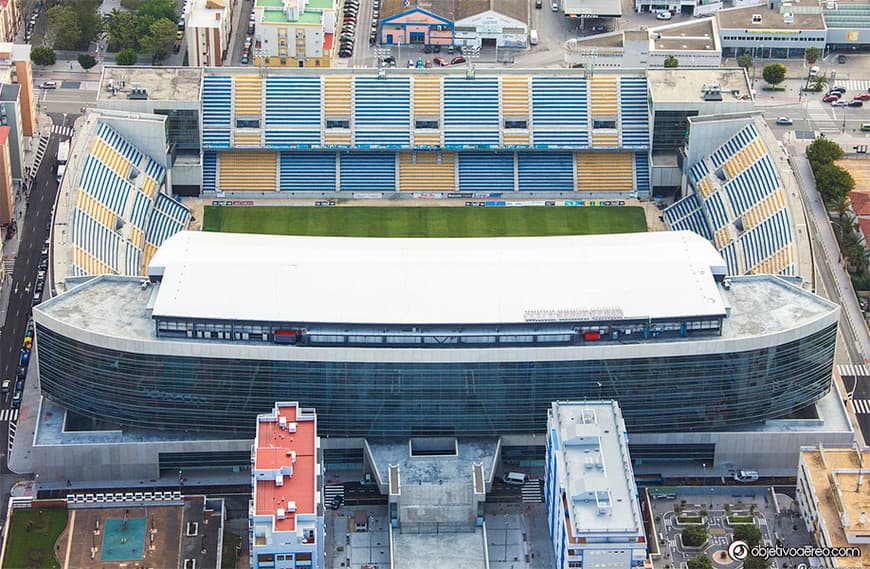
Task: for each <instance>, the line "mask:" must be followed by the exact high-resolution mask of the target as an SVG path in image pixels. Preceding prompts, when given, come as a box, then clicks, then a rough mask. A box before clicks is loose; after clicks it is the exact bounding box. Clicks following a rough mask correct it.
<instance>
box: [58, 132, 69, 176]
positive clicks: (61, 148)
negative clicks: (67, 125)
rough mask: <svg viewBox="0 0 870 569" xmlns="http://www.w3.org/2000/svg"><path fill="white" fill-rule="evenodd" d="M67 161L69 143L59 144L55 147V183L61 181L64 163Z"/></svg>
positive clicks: (64, 167)
mask: <svg viewBox="0 0 870 569" xmlns="http://www.w3.org/2000/svg"><path fill="white" fill-rule="evenodd" d="M67 160H69V141H68V140H67V141H64V142H61V143H60V144H58V145H57V182H58V183H60V181H61V180H63V173H64V171H65V170H66V162H67Z"/></svg>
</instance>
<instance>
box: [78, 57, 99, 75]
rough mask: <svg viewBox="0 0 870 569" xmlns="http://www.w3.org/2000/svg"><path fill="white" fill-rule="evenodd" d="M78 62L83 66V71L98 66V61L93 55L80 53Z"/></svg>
mask: <svg viewBox="0 0 870 569" xmlns="http://www.w3.org/2000/svg"><path fill="white" fill-rule="evenodd" d="M78 60H79V65H81V66H82V69H84V70H85V71H87V70H89V69H90V68H91V67H93V66H94V65H96V64H97V60H96V59H95V58H94V56H93V55H91V54H89V53H80V54H79V57H78Z"/></svg>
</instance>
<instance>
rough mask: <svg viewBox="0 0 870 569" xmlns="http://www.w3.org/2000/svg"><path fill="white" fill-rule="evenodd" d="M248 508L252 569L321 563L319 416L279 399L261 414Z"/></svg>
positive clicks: (258, 420)
mask: <svg viewBox="0 0 870 569" xmlns="http://www.w3.org/2000/svg"><path fill="white" fill-rule="evenodd" d="M253 455H254V456H253V457H252V460H253V468H252V469H251V471H252V474H251V484H252V487H253V488H252V490H253V500H252V501H251V507H250V510H251V512H250V524H251V536H250V552H251V567H252V568H253V569H259V568H270V569H272V568H274V569H285V568H287V569H293V568H297V567H305V568H306V569H307V568H309V567H310V568H311V569H317V568H319V567H322V566H323V552H324V550H323V541H324V536H325V534H324V529H323V516H322V514H318V510H321V508H319V507H318V506H319V504H318V503H319V502H320V484H321V465H320V439H319V438H318V437H317V417H316V415H315V413H314V410H312V409H300V408H299V405H298V403H276V404H275V408H274V409H273V411H272V412H271V413H269V414H266V415H259V416H258V417H257V437H256V439H255V440H254V450H253Z"/></svg>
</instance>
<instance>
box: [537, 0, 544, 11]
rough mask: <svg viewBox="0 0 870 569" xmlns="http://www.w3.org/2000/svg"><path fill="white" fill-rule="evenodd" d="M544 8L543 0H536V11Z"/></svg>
mask: <svg viewBox="0 0 870 569" xmlns="http://www.w3.org/2000/svg"><path fill="white" fill-rule="evenodd" d="M543 7H544V2H543V0H535V9H537V10H540V9H541V8H543Z"/></svg>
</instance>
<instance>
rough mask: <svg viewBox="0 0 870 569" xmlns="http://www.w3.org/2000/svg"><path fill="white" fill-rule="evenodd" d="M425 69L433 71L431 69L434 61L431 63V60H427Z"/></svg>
mask: <svg viewBox="0 0 870 569" xmlns="http://www.w3.org/2000/svg"><path fill="white" fill-rule="evenodd" d="M423 67H424V68H426V69H431V68H432V61H430V60H428V59H427V60H426V65H424V66H423Z"/></svg>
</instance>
